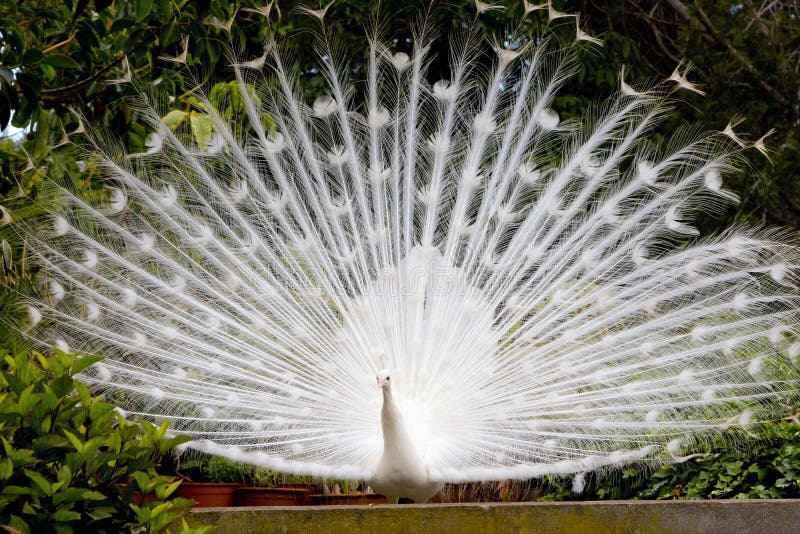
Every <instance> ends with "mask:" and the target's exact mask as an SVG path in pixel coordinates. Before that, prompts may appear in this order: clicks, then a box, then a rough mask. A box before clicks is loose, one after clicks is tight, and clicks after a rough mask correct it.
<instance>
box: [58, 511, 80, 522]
mask: <svg viewBox="0 0 800 534" xmlns="http://www.w3.org/2000/svg"><path fill="white" fill-rule="evenodd" d="M80 518H81V514H79V513H78V512H75V511H73V510H68V509H61V510H57V511H56V513H54V514H53V519H55V520H56V521H59V522H62V521H63V522H65V523H68V522H70V521H79V520H80Z"/></svg>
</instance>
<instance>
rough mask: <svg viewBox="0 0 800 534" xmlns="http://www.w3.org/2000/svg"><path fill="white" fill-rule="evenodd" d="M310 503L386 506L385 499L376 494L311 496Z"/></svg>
mask: <svg viewBox="0 0 800 534" xmlns="http://www.w3.org/2000/svg"><path fill="white" fill-rule="evenodd" d="M311 502H312V503H314V504H333V505H342V504H361V505H364V504H386V497H384V496H383V495H378V494H377V493H341V494H333V493H330V494H327V495H321V494H320V495H312V496H311Z"/></svg>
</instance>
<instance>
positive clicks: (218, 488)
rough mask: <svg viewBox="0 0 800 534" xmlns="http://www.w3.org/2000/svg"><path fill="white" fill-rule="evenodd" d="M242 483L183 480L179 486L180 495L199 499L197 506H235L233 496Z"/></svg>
mask: <svg viewBox="0 0 800 534" xmlns="http://www.w3.org/2000/svg"><path fill="white" fill-rule="evenodd" d="M240 485H241V484H238V483H230V484H222V483H217V482H182V483H181V485H180V486H178V496H179V497H183V498H185V499H194V500H195V501H197V504H195V507H198V508H209V507H224V506H233V497H234V493H235V492H236V488H238V487H239V486H240Z"/></svg>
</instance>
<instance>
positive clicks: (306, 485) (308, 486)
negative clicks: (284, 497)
mask: <svg viewBox="0 0 800 534" xmlns="http://www.w3.org/2000/svg"><path fill="white" fill-rule="evenodd" d="M278 487H279V488H294V489H305V490H308V493H309V494H310V495H317V494H320V493H322V484H315V483H313V482H291V483H289V484H281V485H279V486H278Z"/></svg>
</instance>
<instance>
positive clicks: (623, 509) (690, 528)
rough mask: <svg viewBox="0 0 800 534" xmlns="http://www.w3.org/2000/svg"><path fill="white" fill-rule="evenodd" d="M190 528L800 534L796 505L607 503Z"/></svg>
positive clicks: (243, 511) (202, 518) (195, 516)
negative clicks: (799, 533)
mask: <svg viewBox="0 0 800 534" xmlns="http://www.w3.org/2000/svg"><path fill="white" fill-rule="evenodd" d="M189 519H190V522H191V524H193V525H197V524H210V525H214V526H215V527H216V529H215V530H214V532H215V533H217V534H229V533H230V534H241V533H252V534H267V533H273V532H275V533H295V532H297V533H303V534H305V533H317V532H320V533H326V534H327V533H339V532H342V533H348V534H352V533H358V532H369V533H372V532H376V533H389V534H393V533H398V534H400V533H403V534H406V533H410V532H424V533H428V532H455V533H458V534H467V533H471V532H480V533H487V534H488V533H493V532H502V533H510V532H526V533H527V532H542V533H558V532H565V533H573V532H575V533H583V532H585V533H591V534H601V533H614V534H618V533H623V534H624V533H630V534H633V533H647V534H656V533H662V532H669V533H673V532H674V533H678V532H679V533H694V532H696V533H702V534H714V533H724V534H731V533H733V534H746V533H751V532H752V533H756V534H781V533H792V534H795V533H798V532H800V500H727V501H610V502H575V503H572V502H561V503H497V504H423V505H394V506H387V505H383V506H301V507H292V508H277V507H275V508H267V507H259V508H203V509H196V510H194V511H193V512H192V514H191V517H190V518H189Z"/></svg>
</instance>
